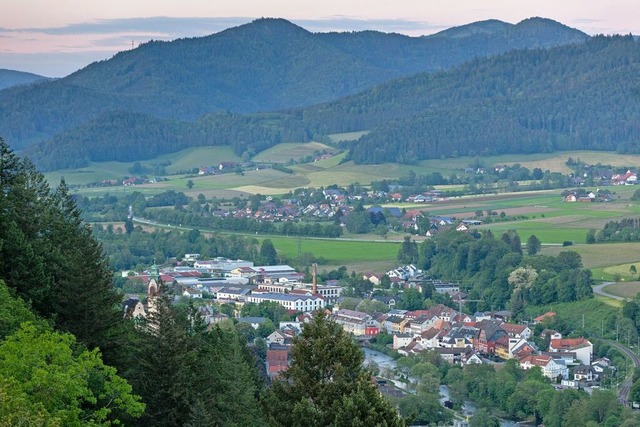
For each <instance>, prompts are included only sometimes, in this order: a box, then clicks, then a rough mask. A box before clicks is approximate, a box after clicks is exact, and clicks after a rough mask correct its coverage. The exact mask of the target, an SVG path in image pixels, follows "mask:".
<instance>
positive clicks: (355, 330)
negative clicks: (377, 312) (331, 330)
mask: <svg viewBox="0 0 640 427" xmlns="http://www.w3.org/2000/svg"><path fill="white" fill-rule="evenodd" d="M332 317H333V320H334V321H335V322H336V323H337V324H338V325H340V326H342V329H344V330H345V331H346V332H349V333H351V334H353V335H355V336H365V335H367V327H368V326H369V327H375V326H376V325H378V327H377V332H375V331H373V330H371V331H369V335H377V333H379V332H380V330H379V325H380V324H379V323H378V322H377V321H375V320H374V319H373V318H372V317H371V316H370V315H368V314H367V313H363V312H361V311H355V310H347V309H342V310H338V311H336V312H335V313H333V315H332ZM374 332H375V333H374Z"/></svg>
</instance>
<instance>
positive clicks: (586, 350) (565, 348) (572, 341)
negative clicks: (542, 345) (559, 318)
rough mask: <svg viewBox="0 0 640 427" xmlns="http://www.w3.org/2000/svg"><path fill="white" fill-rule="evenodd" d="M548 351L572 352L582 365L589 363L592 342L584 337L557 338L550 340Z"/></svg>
mask: <svg viewBox="0 0 640 427" xmlns="http://www.w3.org/2000/svg"><path fill="white" fill-rule="evenodd" d="M549 351H550V352H554V353H556V352H559V353H566V352H573V353H575V354H576V359H578V360H579V361H580V363H582V364H583V365H590V364H591V356H592V355H593V344H591V342H590V341H589V340H588V339H586V338H563V339H559V340H551V342H550V343H549Z"/></svg>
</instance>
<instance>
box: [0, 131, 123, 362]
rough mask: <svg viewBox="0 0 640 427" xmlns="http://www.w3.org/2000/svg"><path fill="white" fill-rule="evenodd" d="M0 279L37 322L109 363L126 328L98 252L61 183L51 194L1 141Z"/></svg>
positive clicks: (28, 164)
mask: <svg viewBox="0 0 640 427" xmlns="http://www.w3.org/2000/svg"><path fill="white" fill-rule="evenodd" d="M0 187H1V188H2V192H1V194H0V208H1V209H0V277H3V278H4V279H5V280H6V283H7V285H8V286H9V287H10V288H12V289H14V290H15V291H16V293H17V295H18V296H20V297H21V298H23V299H24V300H25V301H28V302H29V303H30V304H31V306H32V307H33V309H34V310H35V311H36V312H37V313H38V314H39V315H41V316H43V317H45V318H47V319H51V320H53V322H54V324H55V326H56V327H57V328H59V329H62V330H64V331H68V332H71V333H72V334H74V335H75V336H76V338H77V340H78V341H79V342H81V343H82V344H84V345H85V346H87V347H88V348H90V349H93V348H96V347H100V348H101V351H102V352H103V354H104V357H105V360H106V361H108V362H109V363H111V362H112V361H113V358H112V356H113V355H114V353H115V350H116V348H117V347H118V346H119V340H120V337H121V333H122V331H121V330H120V327H123V326H124V323H123V321H122V315H121V314H120V312H119V307H118V304H119V302H120V301H121V297H120V295H119V294H118V292H117V291H116V289H115V288H114V287H113V285H112V273H111V272H110V270H109V268H108V266H107V264H106V261H105V259H104V256H103V253H102V248H101V246H100V245H99V244H98V242H97V241H96V240H95V238H94V237H93V235H92V233H91V229H90V227H89V226H88V225H87V224H85V223H84V222H83V221H82V219H81V217H80V211H79V210H78V209H77V207H76V205H75V202H74V201H73V200H72V199H71V197H70V196H69V193H68V189H67V187H66V185H65V183H64V182H62V183H61V184H60V187H59V188H58V189H57V190H56V191H55V192H52V191H51V190H50V188H49V186H48V184H47V182H46V180H45V179H44V176H43V175H42V174H41V173H39V172H37V171H36V169H35V167H34V166H33V164H32V163H31V162H30V161H29V160H27V159H20V158H19V157H17V156H16V155H15V154H14V153H13V152H12V151H11V150H10V149H9V147H8V146H7V144H6V143H5V142H4V141H3V140H2V139H0Z"/></svg>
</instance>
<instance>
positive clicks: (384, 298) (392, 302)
mask: <svg viewBox="0 0 640 427" xmlns="http://www.w3.org/2000/svg"><path fill="white" fill-rule="evenodd" d="M371 299H373V300H375V301H380V302H382V303H384V304H386V305H387V307H389V309H390V310H391V309H393V308H394V307H395V306H396V299H395V298H394V297H391V296H388V295H375V296H373V297H371Z"/></svg>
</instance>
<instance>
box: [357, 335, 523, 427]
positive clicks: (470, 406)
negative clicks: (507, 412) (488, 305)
mask: <svg viewBox="0 0 640 427" xmlns="http://www.w3.org/2000/svg"><path fill="white" fill-rule="evenodd" d="M363 351H364V364H365V365H367V364H369V363H371V362H375V363H376V364H377V365H378V367H379V368H380V373H381V376H384V377H385V378H386V379H388V380H390V381H392V382H393V383H394V384H395V385H396V387H398V388H400V389H402V390H405V391H406V390H407V385H406V384H405V383H403V382H402V381H397V380H393V379H390V378H387V377H388V376H391V375H388V376H385V370H387V371H389V372H391V371H393V370H394V369H395V368H396V361H395V360H393V358H392V357H390V356H387V355H386V354H384V353H380V352H379V351H377V350H372V349H370V348H367V347H363ZM447 400H449V387H447V386H446V385H441V386H440V403H442V404H443V405H444V402H445V401H447ZM475 410H476V407H475V405H474V403H473V402H472V401H470V400H467V401H465V402H464V404H463V405H462V410H461V411H460V413H461V414H462V415H465V416H466V415H468V416H472V415H473V413H474V412H475ZM519 425H520V424H518V423H516V422H514V421H509V420H500V426H501V427H518V426H519Z"/></svg>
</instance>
